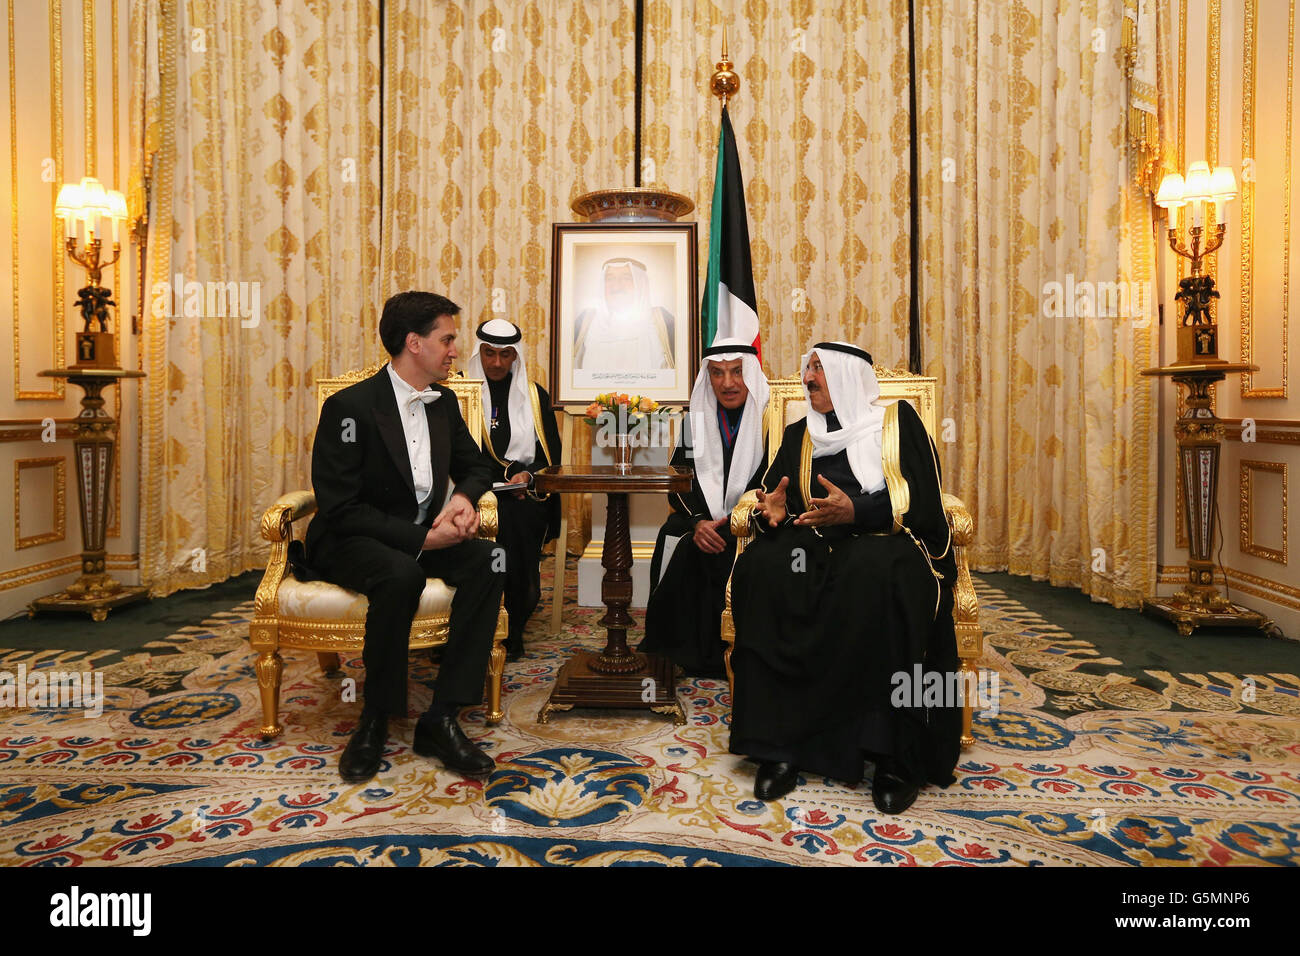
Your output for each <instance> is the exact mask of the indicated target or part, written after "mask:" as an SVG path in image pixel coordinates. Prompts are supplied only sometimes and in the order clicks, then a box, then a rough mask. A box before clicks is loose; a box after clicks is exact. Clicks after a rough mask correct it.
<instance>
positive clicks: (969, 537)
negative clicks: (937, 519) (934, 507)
mask: <svg viewBox="0 0 1300 956" xmlns="http://www.w3.org/2000/svg"><path fill="white" fill-rule="evenodd" d="M943 513H944V514H945V515H947V517H948V527H950V528H952V540H953V544H955V545H957V546H958V547H959V548H967V547H970V545H971V544H972V543H973V542H974V540H975V519H974V518H972V517H971V515H970V512H969V511H967V510H966V503H965V502H964V501H962V500H961V499H960V498H958V497H957V496H956V495H949V494H945V495H944V496H943Z"/></svg>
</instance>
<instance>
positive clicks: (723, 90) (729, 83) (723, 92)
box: [709, 23, 740, 109]
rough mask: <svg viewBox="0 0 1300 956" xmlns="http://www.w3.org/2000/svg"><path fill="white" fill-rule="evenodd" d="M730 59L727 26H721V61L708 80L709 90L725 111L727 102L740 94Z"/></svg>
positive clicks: (738, 81) (737, 78)
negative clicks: (720, 102)
mask: <svg viewBox="0 0 1300 956" xmlns="http://www.w3.org/2000/svg"><path fill="white" fill-rule="evenodd" d="M733 66H735V64H734V63H732V62H731V58H730V57H729V56H727V25H726V24H725V23H724V24H723V25H722V59H721V60H719V61H718V62H717V64H716V67H717V68H716V69H715V70H714V71H713V77H712V78H711V79H710V80H709V90H710V91H711V92H712V93H713V95H714V96H716V97H717V98H718V99H719V100H721V101H722V107H723V109H726V106H727V100H729V99H731V97H733V96H735V95H736V94H737V93H738V92H740V76H739V75H738V74H737V73H736V71H735V70H733V69H732V67H733Z"/></svg>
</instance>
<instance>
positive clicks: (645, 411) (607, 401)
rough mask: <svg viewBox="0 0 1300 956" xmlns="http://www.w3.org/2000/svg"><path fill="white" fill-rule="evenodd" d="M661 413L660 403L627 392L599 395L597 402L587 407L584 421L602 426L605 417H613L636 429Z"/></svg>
mask: <svg viewBox="0 0 1300 956" xmlns="http://www.w3.org/2000/svg"><path fill="white" fill-rule="evenodd" d="M658 411H659V403H658V402H656V401H655V400H654V399H653V398H647V397H645V396H644V395H628V394H627V393H626V392H609V393H606V394H604V395H597V396H596V400H595V401H594V402H592V403H591V404H590V405H588V406H587V410H586V416H585V417H584V418H583V421H584V422H586V423H587V424H588V425H598V424H601V421H600V419H601V418H602V417H603V416H604V415H607V414H608V415H613V416H614V418H615V420H616V421H617V420H618V419H620V418H621V419H622V421H623V422H626V424H627V426H628V427H630V428H635V427H636V426H637V425H639V424H640V423H641V421H642V420H644V419H646V418H648V417H649V416H651V415H653V414H654V413H655V412H658Z"/></svg>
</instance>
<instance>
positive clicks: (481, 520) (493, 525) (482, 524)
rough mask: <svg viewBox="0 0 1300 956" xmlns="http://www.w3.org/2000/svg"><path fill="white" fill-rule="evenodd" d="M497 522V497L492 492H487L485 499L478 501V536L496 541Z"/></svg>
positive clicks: (484, 493)
mask: <svg viewBox="0 0 1300 956" xmlns="http://www.w3.org/2000/svg"><path fill="white" fill-rule="evenodd" d="M497 522H498V519H497V496H496V495H495V494H493V493H492V492H490V491H485V492H483V497H481V498H479V500H478V536H479V537H480V538H487V539H488V540H489V541H495V540H496V538H497Z"/></svg>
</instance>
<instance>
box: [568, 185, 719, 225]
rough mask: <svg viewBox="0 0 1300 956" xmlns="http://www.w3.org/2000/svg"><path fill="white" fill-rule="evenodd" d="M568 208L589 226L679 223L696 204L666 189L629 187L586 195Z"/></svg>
mask: <svg viewBox="0 0 1300 956" xmlns="http://www.w3.org/2000/svg"><path fill="white" fill-rule="evenodd" d="M569 208H570V209H572V210H573V211H574V213H575V214H577V215H578V216H581V217H582V218H583V219H585V220H587V222H620V221H621V222H637V221H640V222H645V221H660V222H676V221H677V220H678V219H680V218H681V217H682V216H685V215H687V214H688V213H690V212H691V210H693V209H694V208H695V202H694V201H693V200H692V199H690V198H689V197H687V196H683V195H682V194H681V193H674V192H669V191H668V190H666V189H654V188H652V187H649V186H628V187H625V188H623V189H597V190H595V191H593V192H589V193H583V194H582V195H581V196H579V197H578V198H577V199H575V200H574V201H573V202H572V203H570V205H569Z"/></svg>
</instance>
